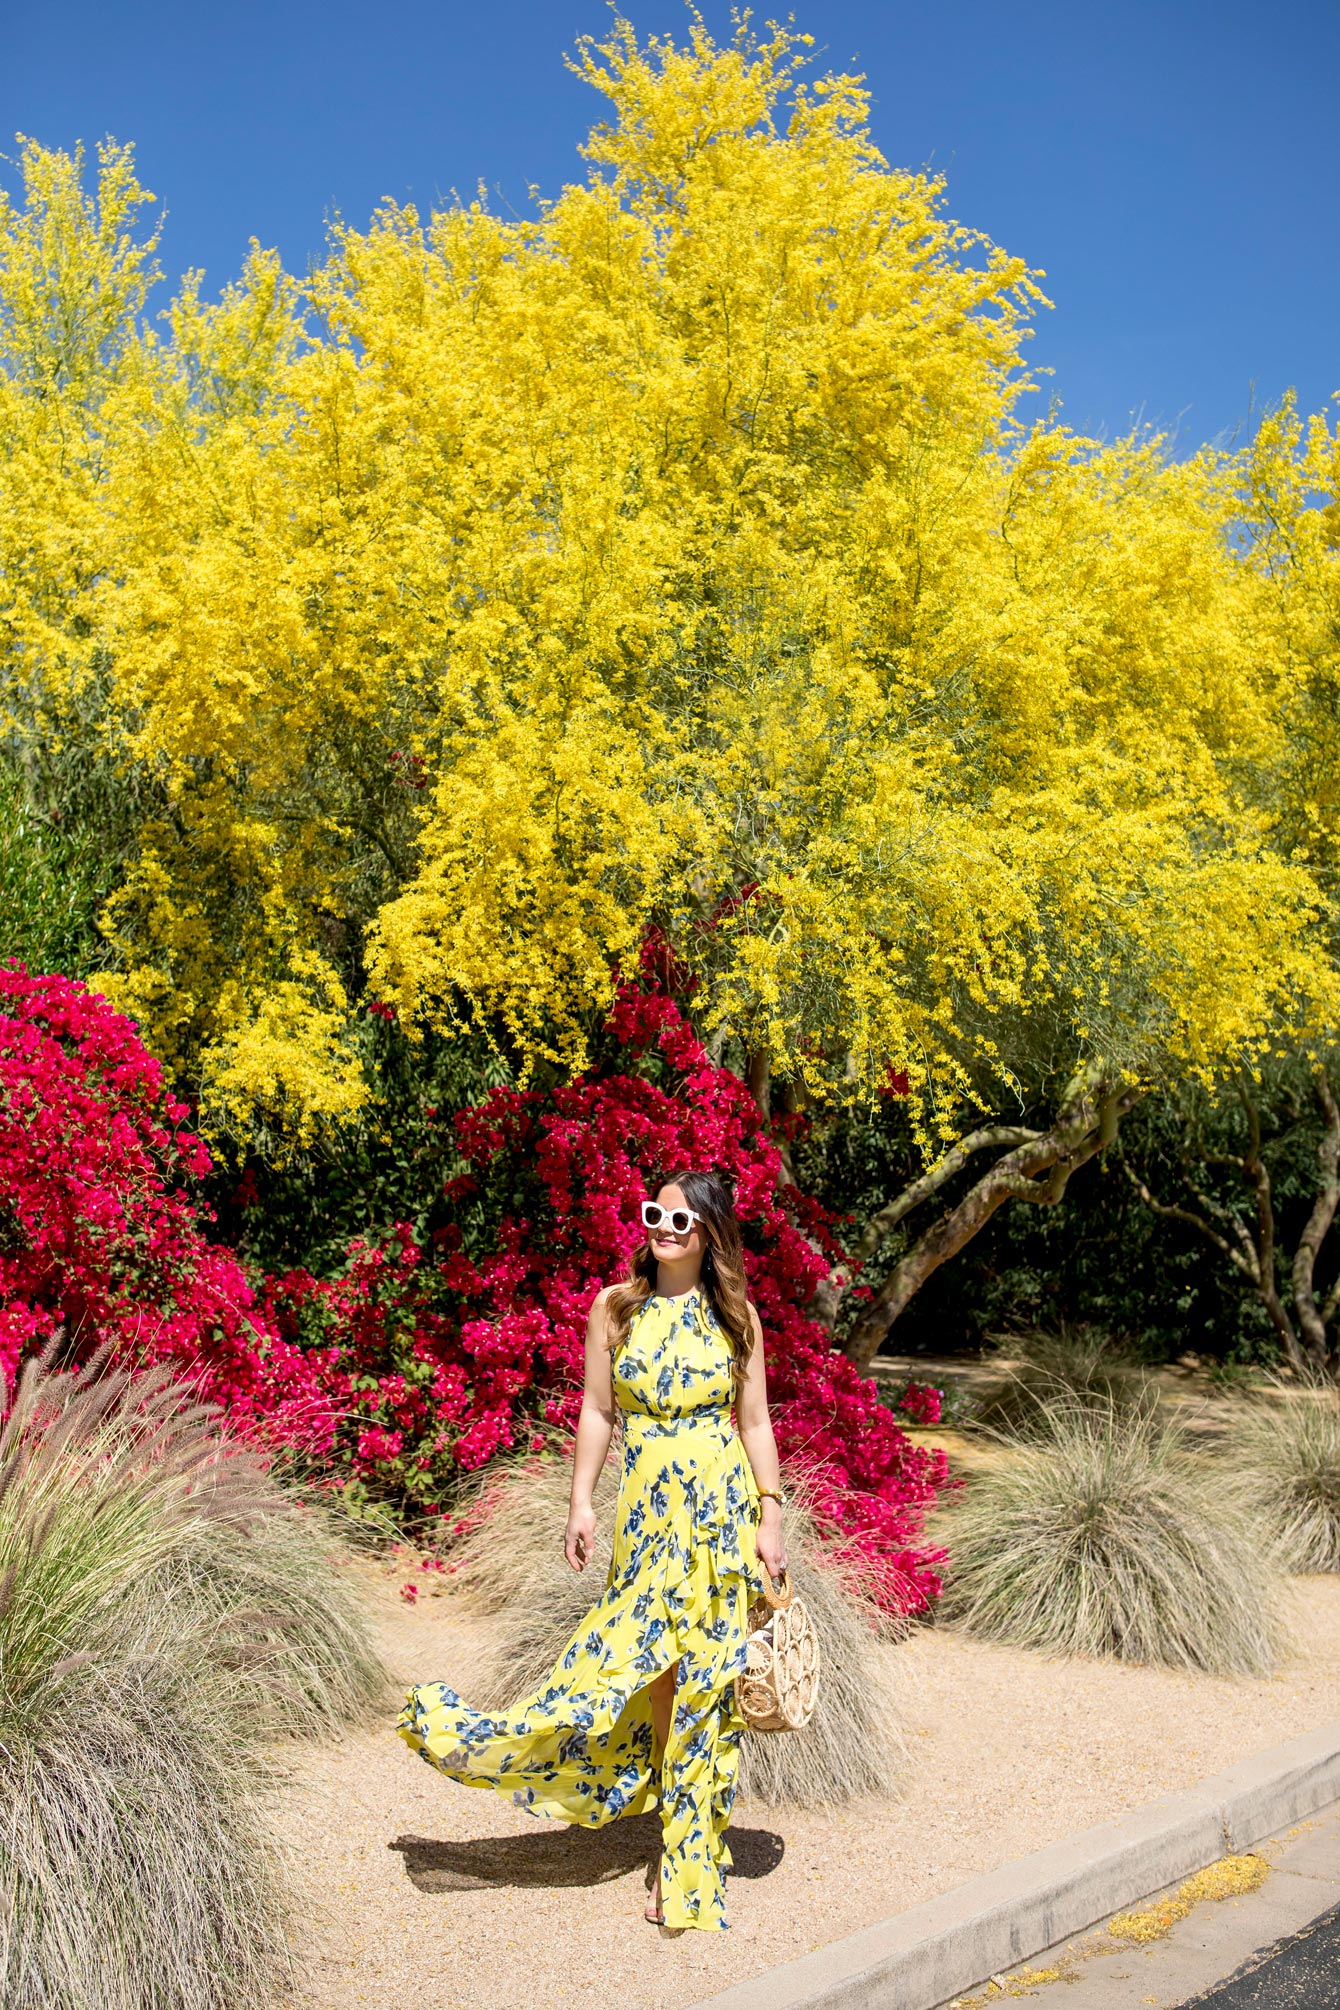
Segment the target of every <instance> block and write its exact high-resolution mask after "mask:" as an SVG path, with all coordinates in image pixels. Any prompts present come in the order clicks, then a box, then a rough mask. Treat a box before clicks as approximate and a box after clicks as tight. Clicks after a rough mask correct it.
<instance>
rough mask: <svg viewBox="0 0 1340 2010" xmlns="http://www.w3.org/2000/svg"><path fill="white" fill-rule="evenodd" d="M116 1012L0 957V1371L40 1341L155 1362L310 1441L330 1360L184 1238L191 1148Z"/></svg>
mask: <svg viewBox="0 0 1340 2010" xmlns="http://www.w3.org/2000/svg"><path fill="white" fill-rule="evenodd" d="M186 1115H187V1109H186V1105H185V1104H184V1103H181V1102H179V1101H177V1100H176V1099H175V1098H174V1097H172V1096H171V1095H170V1094H168V1093H167V1091H166V1090H165V1087H164V1083H163V1075H162V1070H161V1068H160V1067H159V1064H158V1062H157V1061H155V1060H154V1059H153V1057H152V1056H151V1055H150V1054H148V1053H147V1052H146V1051H145V1049H144V1047H143V1045H142V1043H141V1041H140V1038H139V1034H138V1032H137V1030H136V1028H135V1026H134V1024H133V1022H132V1021H131V1020H129V1019H127V1018H124V1017H123V1016H122V1015H121V1014H120V1013H117V1012H114V1011H113V1010H112V1009H111V1007H110V1006H109V1005H108V1004H107V1003H106V1001H105V1000H104V999H102V998H100V997H98V996H97V995H96V994H95V993H91V992H89V991H88V990H87V989H86V988H85V987H84V986H83V985H82V984H78V983H75V982H74V981H73V980H72V979H70V978H67V977H57V976H50V977H48V976H30V975H29V974H28V973H27V972H26V971H25V970H24V969H22V968H21V967H6V966H0V1371H3V1375H4V1379H5V1383H6V1385H7V1386H10V1387H12V1385H13V1379H14V1370H15V1368H16V1366H17V1364H18V1362H19V1359H20V1357H21V1356H22V1355H24V1354H25V1353H28V1352H31V1351H33V1350H34V1349H35V1348H37V1347H40V1346H42V1345H44V1344H45V1343H47V1342H48V1341H53V1340H54V1341H57V1343H58V1344H63V1345H64V1346H65V1347H67V1348H68V1350H69V1351H70V1353H71V1354H73V1355H75V1356H86V1355H87V1354H89V1353H90V1352H92V1350H93V1349H94V1348H96V1347H98V1346H100V1345H109V1346H111V1347H112V1348H113V1349H114V1350H115V1351H116V1352H117V1353H118V1354H121V1355H123V1356H125V1355H129V1356H131V1357H134V1358H138V1359H142V1360H144V1361H169V1362H172V1363H174V1364H175V1365H176V1366H178V1367H179V1368H180V1369H181V1371H182V1373H183V1376H184V1377H186V1378H187V1379H189V1380H190V1381H191V1382H192V1383H193V1384H194V1385H195V1386H196V1387H198V1388H199V1389H200V1390H201V1391H202V1393H204V1394H206V1395H208V1396H210V1397H213V1398H216V1399H218V1400H220V1401H222V1402H224V1403H225V1404H226V1405H227V1407H228V1409H229V1411H230V1412H231V1414H232V1416H233V1417H234V1418H235V1420H236V1422H237V1424H238V1426H239V1428H241V1429H242V1430H244V1431H248V1432H250V1433H251V1434H252V1435H256V1436H262V1437H266V1436H268V1437H270V1438H271V1439H273V1440H275V1441H277V1442H283V1443H285V1444H289V1445H297V1444H299V1443H301V1444H303V1445H304V1446H310V1447H313V1448H319V1447H321V1446H322V1445H325V1444H328V1443H329V1442H330V1441H331V1440H332V1438H333V1436H334V1432H335V1427H336V1419H337V1416H338V1414H339V1412H340V1409H341V1407H342V1405H343V1402H344V1400H345V1399H344V1396H343V1392H342V1390H341V1388H340V1386H339V1377H338V1374H333V1370H334V1363H333V1362H332V1361H330V1360H329V1359H326V1358H323V1357H322V1356H320V1355H313V1356H308V1355H305V1354H304V1353H302V1352H301V1351H300V1350H299V1349H297V1348H294V1347H291V1346H289V1345H288V1344H287V1343H286V1342H285V1341H284V1340H282V1339H281V1338H280V1336H279V1335H278V1334H277V1333H276V1332H275V1330H274V1328H273V1326H272V1325H271V1324H270V1322H269V1319H268V1317H267V1315H266V1314H265V1311H264V1309H263V1307H262V1306H261V1305H260V1304H259V1303H258V1301H257V1297H256V1294H255V1292H254V1291H253V1290H252V1288H251V1286H250V1285H249V1284H248V1282H247V1279H246V1277H245V1275H244V1273H243V1271H242V1268H241V1266H240V1265H239V1264H238V1262H237V1260H236V1258H235V1257H234V1256H233V1255H232V1254H231V1253H230V1252H229V1251H228V1250H226V1249H223V1248H221V1247H219V1246H218V1245H217V1244H215V1243H212V1242H210V1241H209V1240H208V1239H207V1238H206V1236H205V1235H204V1234H203V1233H202V1231H201V1227H200V1224H199V1221H198V1218H197V1213H196V1208H195V1204H194V1202H193V1200H192V1198H191V1196H190V1193H189V1183H190V1182H193V1181H195V1180H197V1179H198V1178H200V1176H201V1175H202V1174H203V1173H204V1172H205V1171H206V1170H207V1169H208V1165H209V1158H208V1154H207V1153H206V1151H205V1148H204V1146H203V1145H202V1144H201V1142H200V1140H199V1138H197V1137H196V1136H195V1135H194V1134H193V1133H192V1132H191V1131H190V1130H188V1129H185V1128H184V1127H183V1124H182V1119H183V1118H184V1117H185V1116H186Z"/></svg>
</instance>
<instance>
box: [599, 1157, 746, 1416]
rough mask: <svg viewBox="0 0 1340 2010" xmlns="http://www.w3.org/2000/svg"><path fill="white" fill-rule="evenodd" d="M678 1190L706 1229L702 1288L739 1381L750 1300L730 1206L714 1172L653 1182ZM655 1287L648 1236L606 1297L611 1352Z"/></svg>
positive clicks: (737, 1229)
mask: <svg viewBox="0 0 1340 2010" xmlns="http://www.w3.org/2000/svg"><path fill="white" fill-rule="evenodd" d="M667 1186H677V1187H678V1188H679V1190H680V1192H681V1193H682V1194H683V1196H684V1198H685V1200H686V1201H687V1202H688V1204H689V1206H690V1207H691V1208H692V1209H693V1212H694V1213H695V1214H696V1215H698V1216H699V1217H700V1220H701V1223H702V1226H703V1227H704V1228H705V1229H706V1231H707V1237H706V1244H707V1246H706V1248H705V1249H704V1250H703V1269H702V1289H703V1292H704V1294H705V1296H706V1298H707V1302H708V1304H709V1305H710V1306H711V1308H712V1310H713V1312H714V1313H715V1314H716V1321H717V1325H718V1326H719V1327H720V1328H721V1330H722V1332H723V1333H724V1334H725V1336H726V1341H727V1344H728V1346H729V1347H730V1352H731V1370H732V1374H733V1375H734V1377H735V1379H736V1380H737V1381H738V1379H739V1374H740V1370H741V1368H742V1367H743V1366H744V1363H745V1362H746V1361H747V1360H748V1358H749V1353H750V1349H751V1348H752V1347H753V1344H754V1334H753V1328H752V1327H751V1325H750V1323H749V1297H748V1292H747V1289H746V1285H745V1278H744V1247H743V1245H742V1243H741V1241H740V1224H739V1222H738V1221H737V1219H736V1216H735V1203H734V1202H733V1201H732V1199H731V1197H730V1193H729V1191H728V1189H727V1187H726V1185H725V1183H724V1181H722V1180H719V1179H718V1178H717V1176H716V1174H715V1173H709V1172H694V1171H693V1170H692V1168H691V1167H687V1166H686V1167H685V1168H684V1169H683V1170H682V1171H679V1172H670V1173H667V1174H666V1175H665V1178H664V1179H663V1180H661V1181H659V1182H658V1184H657V1187H656V1191H657V1192H658V1193H659V1192H660V1190H661V1188H662V1187H667ZM655 1289H656V1258H655V1257H654V1256H653V1255H652V1253H651V1238H650V1237H647V1238H646V1240H644V1241H643V1243H642V1244H641V1246H640V1247H639V1248H637V1249H635V1250H634V1251H633V1254H632V1255H631V1256H630V1257H629V1259H628V1277H627V1281H626V1282H625V1283H623V1284H620V1285H617V1286H616V1287H615V1289H614V1290H613V1291H611V1293H610V1295H609V1299H608V1301H607V1304H608V1317H609V1328H608V1331H609V1336H610V1352H611V1354H613V1353H615V1352H617V1350H618V1349H619V1348H620V1347H622V1346H623V1343H624V1341H625V1340H626V1339H627V1338H628V1329H629V1327H630V1326H631V1325H632V1323H633V1315H634V1313H636V1312H640V1311H641V1309H642V1307H643V1306H644V1305H645V1304H646V1302H647V1300H648V1299H649V1298H650V1297H651V1295H652V1293H653V1292H654V1291H655Z"/></svg>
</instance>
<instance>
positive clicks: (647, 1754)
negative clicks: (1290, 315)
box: [399, 1172, 786, 1929]
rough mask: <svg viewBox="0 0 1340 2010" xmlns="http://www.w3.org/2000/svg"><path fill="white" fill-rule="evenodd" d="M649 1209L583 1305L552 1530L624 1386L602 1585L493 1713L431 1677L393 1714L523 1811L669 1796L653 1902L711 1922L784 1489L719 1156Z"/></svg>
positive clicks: (573, 1558)
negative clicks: (573, 1419)
mask: <svg viewBox="0 0 1340 2010" xmlns="http://www.w3.org/2000/svg"><path fill="white" fill-rule="evenodd" d="M642 1216H643V1221H644V1223H645V1224H646V1226H647V1231H648V1232H647V1239H646V1241H645V1242H644V1243H643V1244H642V1246H641V1248H640V1249H638V1250H637V1251H636V1252H635V1254H634V1256H633V1258H632V1261H631V1262H630V1264H629V1268H628V1280H627V1282H626V1283H625V1284H622V1285H615V1286H612V1287H610V1288H608V1289H607V1290H604V1291H602V1292H601V1293H600V1295H599V1297H598V1298H597V1299H596V1301H595V1304H594V1305H593V1306H592V1307H591V1316H590V1320H589V1321H588V1324H587V1329H586V1380H585V1387H584V1390H583V1394H582V1408H581V1416H580V1417H579V1419H578V1423H577V1444H576V1451H575V1456H574V1458H573V1467H572V1498H571V1504H570V1506H569V1509H568V1525H567V1528H566V1530H565V1531H564V1537H563V1549H564V1554H565V1555H566V1557H567V1560H568V1562H569V1564H570V1565H571V1566H572V1568H573V1569H574V1570H584V1569H585V1568H586V1565H587V1563H588V1562H589V1560H590V1557H591V1554H592V1547H593V1543H594V1538H595V1526H596V1518H595V1510H594V1508H593V1507H592V1504H591V1500H592V1495H593V1493H594V1491H595V1484H596V1479H597V1477H598V1475H599V1473H600V1470H601V1467H602V1466H603V1465H604V1463H605V1455H606V1453H607V1452H608V1450H609V1446H610V1439H611V1436H612V1434H613V1430H614V1412H615V1406H616V1404H617V1406H618V1409H619V1411H620V1413H621V1416H622V1421H623V1463H622V1474H621V1478H620V1482H619V1495H618V1500H617V1502H616V1505H615V1510H614V1540H613V1549H614V1554H613V1558H612V1561H611V1563H610V1570H609V1576H608V1578H607V1580H606V1585H605V1591H604V1595H603V1596H602V1597H601V1599H600V1600H599V1602H598V1603H597V1604H596V1605H595V1606H593V1607H592V1609H591V1611H590V1612H589V1613H588V1614H587V1615H586V1617H585V1619H583V1621H582V1623H581V1625H580V1626H578V1628H577V1630H576V1632H575V1633H574V1634H573V1635H572V1637H571V1639H570V1640H569V1641H568V1643H567V1645H566V1646H565V1647H564V1649H563V1652H562V1653H561V1654H560V1655H559V1657H558V1660H557V1661H556V1662H555V1664H554V1667H553V1670H552V1672H551V1674H550V1675H549V1678H548V1680H547V1681H546V1682H545V1683H543V1684H542V1686H541V1687H540V1688H539V1689H538V1690H537V1691H536V1692H535V1694H534V1695H533V1696H528V1697H526V1698H525V1699H524V1700H523V1701H522V1702H520V1703H518V1704H517V1705H516V1706H515V1707H514V1708H513V1709H511V1710H509V1711H507V1712H506V1713H505V1714H504V1715H502V1716H498V1717H486V1716H481V1715H480V1714H479V1713H478V1712H476V1711H474V1710H471V1709H469V1708H468V1707H467V1706H466V1705H465V1704H463V1703H462V1702H461V1700H460V1698H459V1696H457V1695H456V1693H455V1691H454V1690H452V1689H449V1688H447V1687H446V1685H445V1684H444V1683H432V1684H430V1685H428V1686H426V1687H424V1688H419V1689H413V1690H411V1691H410V1695H409V1699H408V1701H407V1703H406V1705H405V1708H404V1710H403V1712H402V1713H401V1717H400V1723H399V1730H400V1735H401V1737H402V1738H404V1739H405V1741H406V1743H408V1744H409V1745H411V1746H413V1748H414V1750H415V1751H417V1752H419V1753H421V1754H422V1756H423V1757H424V1758H425V1759H427V1760H428V1761H429V1763H430V1764H432V1765H435V1766H438V1767H440V1768H441V1770H442V1771H443V1772H444V1773H449V1774H450V1775H451V1776H452V1778H453V1779H457V1780H460V1781H462V1782H463V1783H464V1784H466V1785H468V1786H478V1787H493V1788H495V1789H496V1790H497V1791H498V1792H499V1793H504V1794H507V1795H509V1796H510V1798H511V1799H512V1800H514V1801H515V1802H516V1803H517V1804H518V1806H520V1807H525V1808H529V1809H530V1810H531V1811H532V1812H533V1813H535V1814H541V1815H554V1816H557V1817H558V1818H559V1819H560V1820H562V1821H569V1822H581V1823H583V1824H585V1825H586V1826H587V1827H589V1828H599V1827H601V1826H602V1825H603V1824H604V1823H606V1822H610V1821H614V1820H616V1819H617V1818H618V1817H619V1816H620V1815H635V1814H640V1813H641V1812H642V1811H643V1810H644V1809H645V1808H647V1807H650V1806H652V1805H653V1804H654V1803H655V1802H656V1801H657V1800H658V1799H659V1802H660V1809H661V1859H660V1864H659V1866H658V1869H657V1873H656V1880H655V1883H654V1885H653V1887H652V1892H651V1899H650V1902H649V1904H648V1906H647V1908H646V1915H645V1916H646V1917H647V1918H648V1919H649V1920H652V1921H653V1922H655V1923H656V1924H658V1925H664V1926H667V1927H671V1928H679V1927H689V1926H694V1927H702V1928H706V1929H719V1928H722V1927H725V1926H726V1925H727V1923H728V1922H727V1920H726V1907H725V1884H724V1873H725V1871H726V1870H727V1869H728V1868H729V1866H730V1852H729V1850H728V1848H727V1846H726V1841H725V1831H726V1824H727V1822H728V1821H729V1819H730V1811H731V1803H732V1801H733V1799H734V1795H735V1776H736V1771H737V1767H738V1762H739V1738H740V1732H741V1730H742V1729H743V1728H744V1726H743V1720H742V1718H741V1717H740V1714H739V1711H738V1709H737V1707H736V1702H735V1677H736V1675H737V1674H739V1673H740V1671H741V1670H742V1669H743V1667H744V1649H745V1630H746V1616H747V1613H748V1608H749V1603H750V1600H751V1598H752V1597H753V1596H754V1595H755V1594H756V1593H757V1592H758V1591H759V1590H760V1589H761V1585H760V1582H759V1577H758V1568H759V1565H760V1564H761V1565H762V1567H763V1568H764V1569H765V1570H767V1571H769V1572H770V1573H771V1575H772V1576H773V1577H779V1576H780V1575H781V1574H782V1572H783V1571H784V1570H785V1569H786V1545H785V1542H784V1540H783V1537H782V1506H783V1496H782V1492H781V1489H780V1486H779V1484H778V1466H777V1446H776V1443H775V1441H774V1439H773V1435H772V1425H771V1422H770V1421H769V1418H768V1399H767V1388H766V1384H765V1381H764V1373H763V1344H762V1333H761V1331H760V1329H759V1322H758V1314H757V1312H756V1311H755V1310H754V1308H753V1306H752V1305H751V1304H750V1302H749V1300H748V1298H747V1297H746V1295H745V1278H744V1258H743V1253H742V1251H741V1247H740V1229H739V1224H738V1222H737V1221H736V1219H735V1211H734V1209H733V1207H732V1206H731V1202H730V1198H729V1196H728V1194H727V1193H726V1190H725V1188H724V1187H723V1186H722V1184H721V1182H720V1180H718V1179H717V1178H715V1177H714V1176H713V1175H712V1174H711V1173H701V1172H679V1173H675V1174H674V1175H673V1177H672V1178H670V1179H669V1180H667V1181H666V1183H665V1184H664V1185H663V1186H662V1187H661V1189H660V1191H659V1193H658V1194H657V1196H656V1199H655V1200H654V1201H647V1202H644V1203H643V1207H642ZM732 1404H733V1405H734V1410H735V1416H736V1418H737V1420H738V1424H739V1433H738V1436H737V1434H736V1431H735V1429H734V1428H733V1426H732V1421H731V1409H732Z"/></svg>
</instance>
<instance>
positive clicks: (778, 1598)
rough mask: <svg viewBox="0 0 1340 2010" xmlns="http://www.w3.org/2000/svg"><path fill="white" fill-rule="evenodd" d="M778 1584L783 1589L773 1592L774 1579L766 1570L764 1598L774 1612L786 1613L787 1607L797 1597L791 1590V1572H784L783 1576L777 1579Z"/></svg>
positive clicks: (764, 1575) (764, 1574)
mask: <svg viewBox="0 0 1340 2010" xmlns="http://www.w3.org/2000/svg"><path fill="white" fill-rule="evenodd" d="M777 1582H778V1584H780V1585H781V1587H782V1588H781V1590H780V1591H774V1590H773V1588H772V1578H771V1577H770V1575H769V1574H768V1572H767V1571H766V1570H765V1571H764V1573H763V1596H764V1598H765V1599H766V1600H767V1602H768V1604H769V1605H770V1606H771V1607H772V1610H773V1611H774V1612H784V1611H785V1610H786V1608H787V1606H788V1605H789V1604H790V1603H791V1600H792V1599H793V1598H794V1597H795V1593H794V1591H793V1590H792V1588H791V1573H790V1571H789V1570H784V1571H783V1572H782V1574H781V1576H780V1577H779V1578H778V1579H777Z"/></svg>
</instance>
